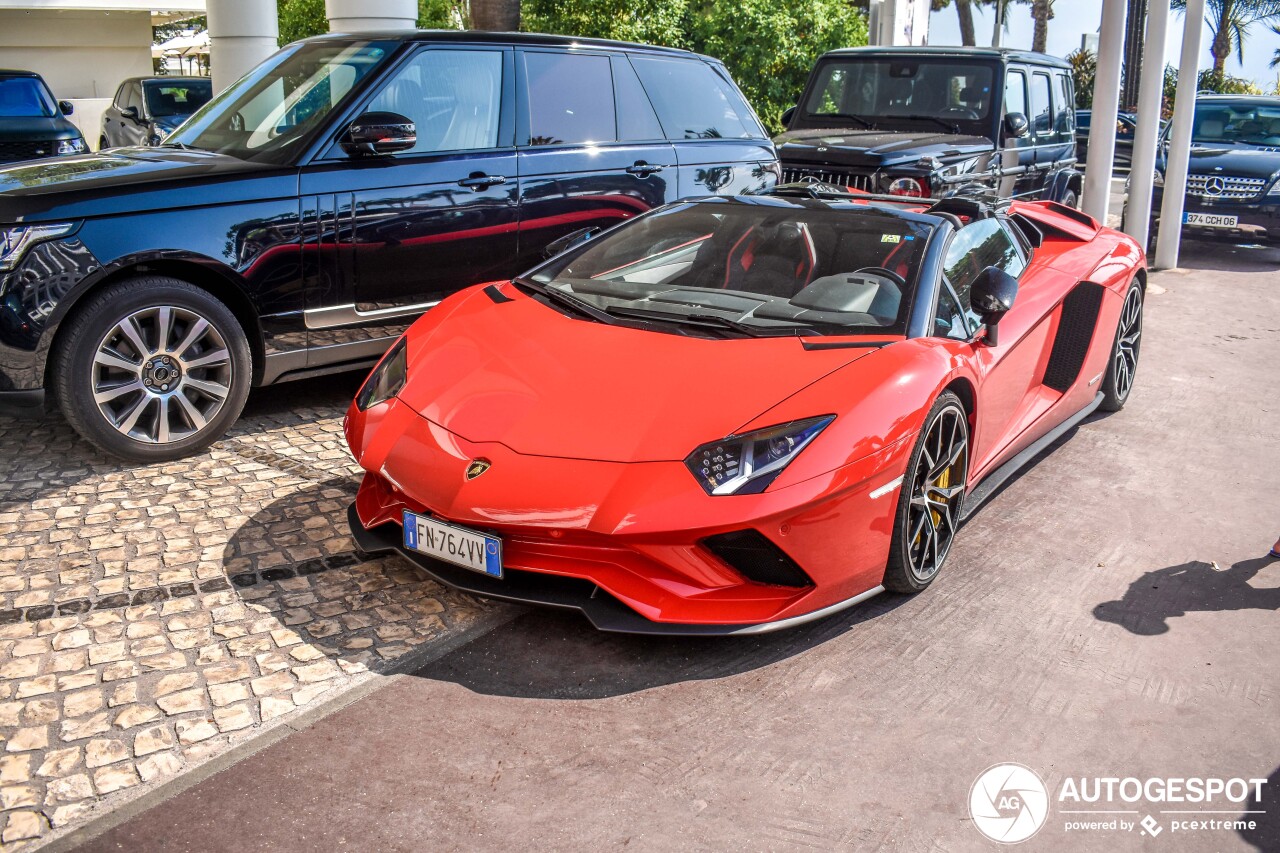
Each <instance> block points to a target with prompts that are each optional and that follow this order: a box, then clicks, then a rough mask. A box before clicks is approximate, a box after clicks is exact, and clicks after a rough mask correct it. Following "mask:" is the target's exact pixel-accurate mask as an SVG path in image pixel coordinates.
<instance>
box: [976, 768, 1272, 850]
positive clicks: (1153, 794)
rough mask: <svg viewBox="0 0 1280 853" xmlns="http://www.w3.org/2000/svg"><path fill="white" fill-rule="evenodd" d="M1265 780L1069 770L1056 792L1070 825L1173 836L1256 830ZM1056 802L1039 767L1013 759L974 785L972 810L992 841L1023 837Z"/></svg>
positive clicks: (1073, 830) (1034, 829) (980, 828)
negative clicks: (1071, 773)
mask: <svg viewBox="0 0 1280 853" xmlns="http://www.w3.org/2000/svg"><path fill="white" fill-rule="evenodd" d="M1266 785H1267V780H1266V779H1244V778H1239V777H1233V778H1229V779H1223V778H1217V777H1167V778H1159V777H1152V778H1147V779H1138V778H1135V777H1132V776H1078V777H1077V776H1068V777H1066V778H1065V779H1063V780H1062V784H1061V786H1060V787H1059V788H1058V792H1057V796H1056V797H1055V798H1054V799H1056V801H1057V810H1058V814H1059V815H1060V816H1061V820H1062V830H1063V831H1064V832H1071V833H1081V832H1085V833H1091V834H1094V833H1102V834H1109V833H1130V832H1136V833H1137V834H1138V835H1141V836H1146V837H1149V838H1157V837H1159V836H1160V834H1161V833H1163V832H1164V831H1165V830H1166V829H1167V830H1169V835H1170V836H1174V835H1183V834H1186V833H1188V832H1191V833H1204V832H1208V833H1220V832H1250V831H1253V830H1254V829H1256V827H1257V821H1258V817H1259V816H1261V815H1264V814H1266V809H1265V808H1264V807H1263V802H1262V800H1263V791H1264V790H1265V789H1266ZM1050 802H1051V801H1050V797H1049V791H1048V788H1047V787H1046V785H1045V784H1044V780H1042V779H1041V778H1040V776H1039V774H1037V773H1036V772H1035V771H1034V770H1032V769H1031V768H1030V767H1027V766H1025V765H1022V764H1015V763H1012V762H1006V763H1002V764H995V765H992V766H991V767H988V768H987V769H986V770H984V771H982V773H981V774H979V775H978V778H977V779H976V780H975V781H974V783H973V787H972V788H970V789H969V816H970V817H972V818H973V825H974V826H975V827H976V828H977V830H978V831H979V832H981V833H982V834H983V835H985V836H986V837H987V838H990V839H991V840H992V841H997V842H1000V843H1001V844H1017V843H1018V842H1020V841H1026V840H1027V839H1028V838H1031V837H1032V836H1033V835H1035V834H1036V833H1037V832H1039V831H1040V830H1041V828H1043V827H1044V825H1045V824H1046V823H1047V822H1048V819H1049V809H1050ZM1189 806H1190V807H1189Z"/></svg>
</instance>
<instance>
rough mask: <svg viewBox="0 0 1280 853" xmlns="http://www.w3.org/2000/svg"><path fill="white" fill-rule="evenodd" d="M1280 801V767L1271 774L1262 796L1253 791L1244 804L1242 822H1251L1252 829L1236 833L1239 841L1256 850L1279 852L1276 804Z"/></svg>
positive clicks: (1279, 816)
mask: <svg viewBox="0 0 1280 853" xmlns="http://www.w3.org/2000/svg"><path fill="white" fill-rule="evenodd" d="M1278 799H1280V767H1278V768H1276V769H1275V770H1273V771H1272V772H1271V776H1270V778H1268V779H1267V784H1266V785H1265V786H1264V787H1263V789H1262V796H1258V792H1257V791H1255V792H1254V793H1253V796H1251V797H1249V800H1248V802H1246V803H1244V804H1243V806H1244V811H1245V814H1242V815H1241V816H1240V818H1241V819H1243V820H1253V824H1254V826H1253V829H1248V828H1245V829H1240V830H1237V832H1238V833H1239V835H1240V838H1241V840H1243V841H1244V842H1246V843H1247V844H1252V845H1253V846H1254V847H1256V848H1257V849H1258V850H1264V851H1274V850H1280V808H1278V807H1277V806H1276V803H1277V801H1278Z"/></svg>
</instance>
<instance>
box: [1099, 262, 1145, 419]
mask: <svg viewBox="0 0 1280 853" xmlns="http://www.w3.org/2000/svg"><path fill="white" fill-rule="evenodd" d="M1142 297H1143V294H1142V285H1140V284H1139V283H1138V280H1137V279H1134V280H1133V281H1131V282H1129V289H1128V291H1126V292H1125V295H1124V306H1123V307H1122V308H1121V309H1120V320H1119V322H1117V323H1116V338H1115V341H1114V342H1113V343H1112V344H1111V359H1110V361H1108V362H1107V378H1106V380H1105V381H1104V382H1103V383H1102V403H1101V404H1100V406H1099V408H1101V409H1102V410H1103V411H1104V412H1118V411H1120V410H1121V409H1123V408H1124V404H1125V403H1126V402H1127V401H1128V399H1129V394H1130V393H1131V392H1132V391H1133V380H1134V376H1135V375H1136V374H1137V371H1138V354H1139V352H1140V351H1141V349H1142V307H1143V306H1142V302H1143V298H1142Z"/></svg>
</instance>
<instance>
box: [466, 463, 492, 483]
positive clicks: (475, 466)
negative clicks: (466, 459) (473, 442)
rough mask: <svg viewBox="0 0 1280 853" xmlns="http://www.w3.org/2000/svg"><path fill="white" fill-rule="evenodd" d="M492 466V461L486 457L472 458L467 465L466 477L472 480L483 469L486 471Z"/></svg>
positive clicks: (481, 472) (482, 471)
mask: <svg viewBox="0 0 1280 853" xmlns="http://www.w3.org/2000/svg"><path fill="white" fill-rule="evenodd" d="M492 466H493V463H492V462H490V461H489V460H488V459H472V460H471V464H470V465H468V466H467V479H468V480H474V479H475V478H476V477H479V476H480V475H481V474H483V473H484V472H485V471H488V470H489V469H490V468H491V467H492Z"/></svg>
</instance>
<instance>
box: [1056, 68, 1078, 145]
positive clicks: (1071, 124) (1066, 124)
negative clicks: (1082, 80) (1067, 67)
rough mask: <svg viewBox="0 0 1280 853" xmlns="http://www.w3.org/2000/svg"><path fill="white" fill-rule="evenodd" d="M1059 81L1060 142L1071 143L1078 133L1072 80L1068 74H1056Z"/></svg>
mask: <svg viewBox="0 0 1280 853" xmlns="http://www.w3.org/2000/svg"><path fill="white" fill-rule="evenodd" d="M1053 76H1054V79H1056V80H1057V81H1058V91H1057V99H1058V124H1057V126H1058V141H1059V142H1070V141H1071V139H1072V137H1073V136H1074V135H1075V132H1076V110H1075V106H1076V102H1075V96H1074V95H1073V94H1072V92H1071V78H1070V77H1068V76H1067V75H1066V74H1061V73H1057V74H1054V75H1053Z"/></svg>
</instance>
